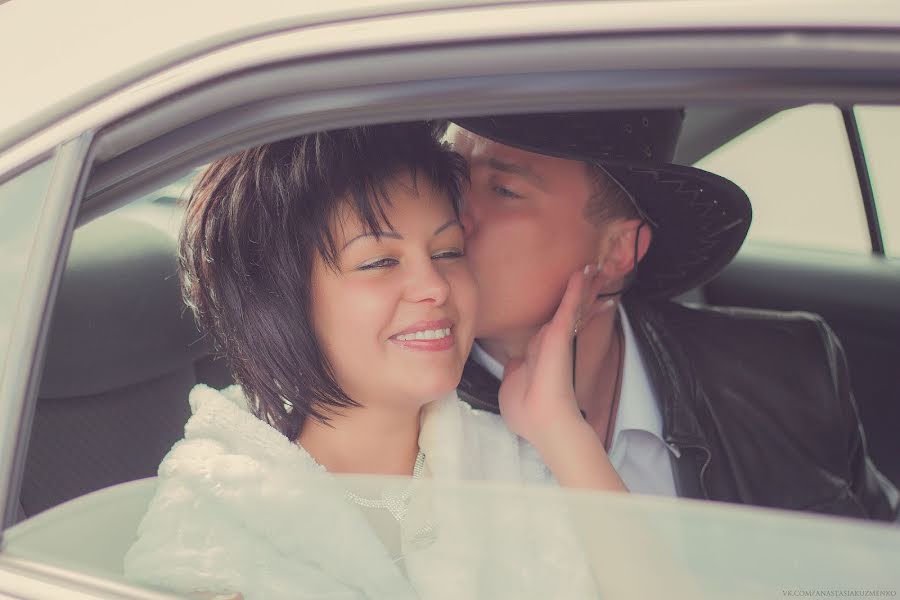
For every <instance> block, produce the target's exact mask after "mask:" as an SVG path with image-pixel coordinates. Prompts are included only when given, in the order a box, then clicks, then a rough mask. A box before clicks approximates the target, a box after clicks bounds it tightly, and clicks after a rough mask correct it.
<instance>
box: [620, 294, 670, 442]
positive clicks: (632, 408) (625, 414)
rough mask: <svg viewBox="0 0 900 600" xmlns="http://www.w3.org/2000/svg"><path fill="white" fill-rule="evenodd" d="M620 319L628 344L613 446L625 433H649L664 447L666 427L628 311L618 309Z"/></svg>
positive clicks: (623, 366)
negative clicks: (633, 431)
mask: <svg viewBox="0 0 900 600" xmlns="http://www.w3.org/2000/svg"><path fill="white" fill-rule="evenodd" d="M619 319H620V321H621V324H622V333H623V337H624V341H625V348H624V355H623V358H622V362H623V365H622V389H621V391H620V395H619V407H618V410H617V412H616V428H615V430H614V431H613V440H612V445H613V446H615V444H616V439H617V438H618V437H619V436H620V435H621V433H622V432H623V431H629V430H636V431H646V432H647V433H649V434H650V435H652V436H654V437H656V438H658V439H659V441H661V442H663V443H665V440H663V436H662V430H663V423H662V414H661V413H660V412H659V405H658V404H657V403H656V395H655V394H654V392H653V386H652V385H651V384H650V378H649V376H648V375H647V367H646V365H645V364H644V359H643V357H642V356H641V353H640V351H639V350H638V347H637V341H636V340H635V337H634V330H633V329H632V328H631V323H630V322H629V320H628V315H627V314H626V313H625V309H624V308H622V306H619Z"/></svg>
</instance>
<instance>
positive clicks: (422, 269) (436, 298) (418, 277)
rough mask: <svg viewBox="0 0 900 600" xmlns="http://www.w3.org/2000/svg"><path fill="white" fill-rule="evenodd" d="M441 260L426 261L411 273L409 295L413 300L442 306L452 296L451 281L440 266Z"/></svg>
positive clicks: (408, 287)
mask: <svg viewBox="0 0 900 600" xmlns="http://www.w3.org/2000/svg"><path fill="white" fill-rule="evenodd" d="M438 265H439V261H435V260H428V261H424V262H423V263H422V265H421V266H419V267H418V268H416V269H415V271H414V272H412V273H411V274H410V281H409V285H408V286H407V293H408V297H409V299H410V300H411V301H413V302H429V303H432V304H435V305H437V306H440V305H442V304H444V303H445V302H446V301H447V298H448V297H449V296H450V282H449V281H448V280H447V277H446V276H445V275H444V273H442V272H441V270H440V268H439V266H438Z"/></svg>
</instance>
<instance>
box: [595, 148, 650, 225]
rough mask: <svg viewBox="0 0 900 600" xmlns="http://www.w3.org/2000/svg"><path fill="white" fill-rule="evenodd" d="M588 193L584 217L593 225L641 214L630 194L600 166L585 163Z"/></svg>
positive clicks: (636, 217)
mask: <svg viewBox="0 0 900 600" xmlns="http://www.w3.org/2000/svg"><path fill="white" fill-rule="evenodd" d="M585 167H586V168H587V176H588V183H589V184H590V186H591V187H590V195H589V196H588V201H587V206H586V207H585V218H586V219H587V220H588V221H590V222H591V223H594V224H595V225H602V224H604V223H607V222H608V221H610V220H612V219H640V218H641V215H640V213H639V212H638V210H637V208H636V207H635V206H634V202H632V200H631V196H630V195H629V194H628V192H626V191H625V189H624V188H623V187H622V186H621V185H620V184H619V182H617V181H615V180H614V179H613V178H612V177H610V176H609V175H608V174H607V173H606V171H605V170H603V168H602V167H599V166H597V165H595V164H591V163H585Z"/></svg>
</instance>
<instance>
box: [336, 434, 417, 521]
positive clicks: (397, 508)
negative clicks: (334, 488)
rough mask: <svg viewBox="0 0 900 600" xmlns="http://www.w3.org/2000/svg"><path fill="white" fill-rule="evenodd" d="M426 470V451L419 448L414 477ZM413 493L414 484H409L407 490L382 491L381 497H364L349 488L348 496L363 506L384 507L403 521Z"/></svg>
mask: <svg viewBox="0 0 900 600" xmlns="http://www.w3.org/2000/svg"><path fill="white" fill-rule="evenodd" d="M424 471H425V453H424V452H422V451H421V450H419V453H418V454H417V455H416V464H415V466H414V467H413V475H412V478H413V479H421V478H422V474H423V472H424ZM411 495H412V486H411V485H410V486H407V488H406V489H405V490H403V491H402V492H400V493H399V494H392V493H389V492H382V493H381V498H380V499H377V500H375V499H372V498H363V497H362V496H359V495H357V494H354V493H353V492H351V491H349V490H347V498H348V499H349V500H350V501H351V502H353V503H354V504H356V505H357V506H362V507H363V508H383V509H385V510H387V511H388V512H389V513H391V516H392V517H394V519H396V520H397V521H398V522H400V521H402V520H403V519H404V518H405V517H406V514H407V513H408V512H409V498H410V496H411Z"/></svg>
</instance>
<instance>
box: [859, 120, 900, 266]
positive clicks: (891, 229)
mask: <svg viewBox="0 0 900 600" xmlns="http://www.w3.org/2000/svg"><path fill="white" fill-rule="evenodd" d="M854 112H855V113H856V119H857V123H858V124H859V133H860V137H861V138H862V143H863V150H864V151H865V153H866V163H867V165H868V167H869V177H870V178H871V180H872V188H873V191H874V193H875V204H876V206H877V208H878V218H879V221H880V223H881V233H882V235H883V237H884V250H885V253H886V254H887V255H888V256H894V257H900V170H898V169H897V144H898V141H900V110H898V109H897V107H896V106H857V107H856V108H855V109H854Z"/></svg>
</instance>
